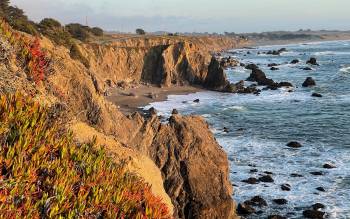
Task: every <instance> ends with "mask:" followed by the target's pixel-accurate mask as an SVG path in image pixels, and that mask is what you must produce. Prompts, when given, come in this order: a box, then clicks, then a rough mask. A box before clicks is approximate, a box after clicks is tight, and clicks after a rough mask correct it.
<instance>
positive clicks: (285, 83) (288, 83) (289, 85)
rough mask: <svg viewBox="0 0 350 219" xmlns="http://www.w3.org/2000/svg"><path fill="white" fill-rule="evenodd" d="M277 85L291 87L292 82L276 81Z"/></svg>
mask: <svg viewBox="0 0 350 219" xmlns="http://www.w3.org/2000/svg"><path fill="white" fill-rule="evenodd" d="M278 87H293V84H292V83H290V82H285V81H283V82H280V83H278Z"/></svg>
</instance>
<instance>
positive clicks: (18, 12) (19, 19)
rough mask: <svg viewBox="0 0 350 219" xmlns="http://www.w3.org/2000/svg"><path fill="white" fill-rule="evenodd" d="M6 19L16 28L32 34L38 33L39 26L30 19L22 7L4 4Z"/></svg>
mask: <svg viewBox="0 0 350 219" xmlns="http://www.w3.org/2000/svg"><path fill="white" fill-rule="evenodd" d="M4 7H5V9H4V10H3V11H4V19H5V20H6V21H7V22H8V23H9V24H10V25H11V26H12V27H13V28H14V29H15V30H19V31H22V32H25V33H29V34H31V35H37V34H38V31H37V27H36V25H35V23H34V22H32V21H30V20H28V17H27V16H26V15H25V14H24V11H23V10H22V9H19V8H17V7H12V6H7V7H6V6H4Z"/></svg>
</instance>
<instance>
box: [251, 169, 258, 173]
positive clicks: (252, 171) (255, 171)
mask: <svg viewBox="0 0 350 219" xmlns="http://www.w3.org/2000/svg"><path fill="white" fill-rule="evenodd" d="M258 171H259V170H258V169H251V170H250V171H249V172H251V173H257V172H258Z"/></svg>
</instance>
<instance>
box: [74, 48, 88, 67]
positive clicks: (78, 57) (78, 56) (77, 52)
mask: <svg viewBox="0 0 350 219" xmlns="http://www.w3.org/2000/svg"><path fill="white" fill-rule="evenodd" d="M70 57H71V58H72V59H75V60H78V61H80V62H81V63H82V64H83V65H85V67H86V68H90V63H89V60H87V58H85V56H83V54H82V53H81V51H80V49H79V47H78V45H77V44H75V43H73V45H72V46H71V48H70Z"/></svg>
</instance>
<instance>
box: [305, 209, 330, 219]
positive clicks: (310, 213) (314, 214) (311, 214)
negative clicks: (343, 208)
mask: <svg viewBox="0 0 350 219" xmlns="http://www.w3.org/2000/svg"><path fill="white" fill-rule="evenodd" d="M325 214H326V213H325V212H322V211H317V210H305V211H303V215H304V217H306V218H312V219H323V218H324V216H325Z"/></svg>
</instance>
